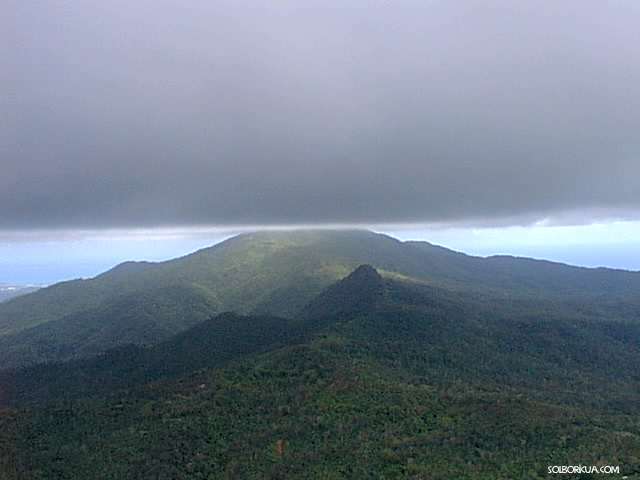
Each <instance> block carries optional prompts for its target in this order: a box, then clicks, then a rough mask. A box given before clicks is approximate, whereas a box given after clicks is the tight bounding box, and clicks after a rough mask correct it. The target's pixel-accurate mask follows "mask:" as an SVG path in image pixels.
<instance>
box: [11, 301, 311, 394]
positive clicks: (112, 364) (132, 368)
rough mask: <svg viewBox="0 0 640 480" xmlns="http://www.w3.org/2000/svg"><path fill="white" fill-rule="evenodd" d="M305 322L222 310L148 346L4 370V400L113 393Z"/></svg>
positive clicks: (234, 355) (233, 354) (281, 335)
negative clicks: (212, 316) (88, 357)
mask: <svg viewBox="0 0 640 480" xmlns="http://www.w3.org/2000/svg"><path fill="white" fill-rule="evenodd" d="M306 332H307V331H306V329H305V327H304V325H303V324H302V323H301V322H297V321H293V320H287V319H283V318H279V317H266V316H242V315H236V314H234V313H224V314H221V315H218V316H216V317H214V318H211V319H209V320H206V321H204V322H201V323H199V324H198V325H196V326H194V327H192V328H190V329H188V330H186V331H184V332H182V333H179V334H178V335H175V336H174V337H172V338H171V339H169V340H167V341H164V342H161V343H159V344H157V345H155V346H153V347H150V348H142V347H138V346H134V345H125V346H122V347H119V348H116V349H112V350H109V351H107V352H105V353H104V354H102V355H99V356H97V357H94V358H91V359H82V360H75V361H70V362H64V363H52V364H47V365H38V366H34V367H31V368H27V369H22V370H18V371H4V372H0V385H2V389H3V390H4V402H5V403H10V404H13V403H18V404H21V403H24V402H48V401H52V400H56V399H61V398H79V397H83V396H95V395H99V394H103V395H106V394H110V393H112V392H114V391H116V390H118V389H123V388H133V387H136V386H139V385H141V384H144V383H147V382H151V381H156V380H158V379H161V378H168V377H174V376H176V375H184V374H189V373H190V372H193V371H195V370H198V369H201V368H211V367H218V366H221V365H224V364H225V363H227V362H229V361H231V360H234V359H240V358H243V357H244V356H247V355H251V354H254V353H257V352H261V351H266V350H270V349H275V348H278V347H282V346H284V345H289V344H291V343H294V342H300V341H302V339H303V338H304V335H305V333H306Z"/></svg>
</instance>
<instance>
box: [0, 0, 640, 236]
mask: <svg viewBox="0 0 640 480" xmlns="http://www.w3.org/2000/svg"><path fill="white" fill-rule="evenodd" d="M2 10H3V12H2V15H0V16H1V17H2V20H0V22H1V24H0V31H1V32H3V33H0V36H2V37H3V41H2V42H0V43H1V44H2V46H0V51H1V53H2V58H3V65H2V68H1V69H0V70H1V73H0V81H1V83H0V89H1V90H0V94H1V95H2V104H1V105H0V107H1V108H0V115H1V117H0V118H1V123H0V129H1V130H0V149H1V150H0V158H1V162H2V163H1V165H0V169H1V170H0V229H5V230H8V229H31V228H38V229H41V228H45V229H46V228H52V227H55V228H67V227H70V228H103V227H105V228H106V227H126V226H129V225H136V226H158V225H196V224H282V223H287V224H291V223H321V222H334V223H335V222H338V223H341V222H345V223H352V222H355V223H365V222H412V221H420V222H455V221H484V222H493V221H495V222H505V219H506V221H507V222H522V221H530V220H535V219H539V218H543V217H552V218H553V217H555V216H558V218H561V217H562V215H573V214H572V213H571V212H577V213H576V214H575V215H578V216H580V215H590V214H589V213H587V212H600V213H601V214H602V215H605V216H606V215H615V216H631V217H633V216H634V215H635V212H636V211H638V208H639V207H640V158H639V155H638V154H639V152H640V134H639V132H640V128H639V127H640V55H639V51H638V48H639V47H638V46H639V45H640V29H639V28H638V25H640V4H638V2H634V1H629V2H623V1H619V2H591V1H565V2H555V1H547V2H511V1H505V2H486V1H483V2H470V1H467V2H450V1H431V2H429V1H419V2H408V1H406V2H402V1H398V2H392V1H387V2H382V1H364V0H363V1H357V2H356V1H346V2H345V1H340V2H337V1H336V2H333V1H322V2H316V1H308V2H298V1H270V2H240V1H237V0H234V1H213V2H211V1H204V0H201V1H194V2H179V1H177V0H175V1H167V0H165V1H158V0H153V1H151V0H148V1H147V0H142V1H136V2H129V1H124V0H111V1H109V2H101V1H97V0H96V1H87V2H67V1H45V2H23V1H19V0H9V1H8V2H5V3H4V4H3V7H2ZM567 212H569V213H567ZM580 212H583V213H580Z"/></svg>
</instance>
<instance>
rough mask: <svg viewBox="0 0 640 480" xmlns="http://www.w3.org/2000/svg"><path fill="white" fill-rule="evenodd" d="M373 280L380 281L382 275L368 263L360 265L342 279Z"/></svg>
mask: <svg viewBox="0 0 640 480" xmlns="http://www.w3.org/2000/svg"><path fill="white" fill-rule="evenodd" d="M347 279H351V280H369V279H370V280H375V281H382V276H381V275H380V274H379V273H378V271H377V270H376V269H375V268H373V267H372V266H371V265H369V264H364V265H360V266H359V267H358V268H356V269H355V270H354V271H353V272H351V273H350V274H349V275H347V276H346V277H345V278H344V280H347Z"/></svg>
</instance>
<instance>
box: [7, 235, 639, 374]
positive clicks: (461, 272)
mask: <svg viewBox="0 0 640 480" xmlns="http://www.w3.org/2000/svg"><path fill="white" fill-rule="evenodd" d="M362 264H369V265H372V266H373V267H375V268H378V269H380V270H381V271H383V272H382V273H383V275H385V276H390V277H392V278H394V277H398V278H403V277H404V278H406V277H410V278H413V279H415V280H417V281H420V282H424V283H427V284H430V285H432V286H434V287H442V288H445V289H449V290H451V291H457V292H459V293H464V294H469V295H471V294H472V295H475V296H477V297H480V296H485V297H488V296H490V297H491V298H494V299H504V300H506V301H508V302H512V301H519V299H530V300H532V301H535V302H536V303H537V304H540V305H548V306H549V308H551V309H559V310H566V309H567V308H570V309H573V310H575V311H580V312H581V314H589V315H592V316H600V317H602V318H603V320H607V319H616V320H620V321H623V322H626V321H638V319H639V318H640V300H639V296H638V292H639V291H640V288H639V286H640V274H638V273H631V272H622V271H614V270H606V269H597V270H593V269H583V268H576V267H568V266H566V265H560V264H553V263H549V262H539V261H533V260H523V259H498V258H489V259H481V258H476V257H469V256H467V255H463V254H460V253H456V252H452V251H450V250H447V249H444V248H442V247H436V246H433V245H430V244H427V243H422V242H406V243H403V242H400V241H398V240H395V239H393V238H391V237H388V236H385V235H379V234H375V233H372V232H367V231H325V230H316V231H292V232H262V233H255V234H246V235H240V236H238V237H235V238H232V239H230V240H227V241H225V242H223V243H221V244H218V245H216V246H214V247H211V248H207V249H203V250H200V251H198V252H195V253H193V254H191V255H187V256H185V257H182V258H179V259H175V260H171V261H168V262H162V263H145V262H142V263H133V262H129V263H125V264H122V265H120V266H118V267H116V268H114V269H112V270H110V271H109V272H106V273H104V274H103V275H100V276H98V277H96V278H94V279H90V280H78V281H73V282H66V283H63V284H59V285H55V286H53V287H50V288H46V289H43V290H40V291H38V292H36V293H34V294H30V295H27V296H25V297H21V298H18V299H15V300H12V301H9V302H6V303H2V304H0V335H3V334H4V335H9V334H10V335H16V334H20V332H21V331H25V330H28V329H31V328H33V327H37V326H38V325H40V324H42V325H47V324H48V323H51V328H52V329H53V330H52V331H53V332H55V334H52V335H49V336H48V339H47V335H40V334H39V333H38V332H46V331H48V329H47V328H44V329H43V330H33V331H32V332H31V333H27V332H26V331H25V332H24V335H22V336H20V337H13V340H9V338H8V337H7V338H6V339H5V340H3V341H4V342H5V345H14V346H17V345H19V347H16V348H17V350H15V349H14V350H13V351H16V352H17V353H16V354H15V357H13V356H5V359H6V361H8V362H9V363H10V364H12V365H15V364H18V363H21V362H25V361H32V360H31V359H33V358H38V359H41V360H46V361H50V360H53V359H61V358H70V357H71V356H75V355H76V354H78V355H90V354H93V353H95V351H102V350H105V349H107V348H110V347H112V346H116V345H120V344H124V343H147V338H146V337H145V335H146V334H145V331H144V330H136V329H131V330H129V334H128V335H119V334H117V331H118V328H120V326H122V325H126V324H127V323H128V321H129V319H130V315H129V314H128V313H127V310H126V309H120V308H117V305H119V304H120V303H121V302H123V301H128V300H125V299H130V298H133V297H135V296H138V297H140V298H141V299H144V298H146V296H147V295H148V294H149V292H154V291H159V290H160V289H163V288H180V289H183V291H185V292H195V293H196V294H197V295H198V296H200V297H201V298H202V300H203V302H205V303H206V304H207V305H208V306H209V307H210V310H209V312H221V311H235V312H238V313H241V314H254V313H257V314H270V315H276V316H284V317H290V318H293V317H295V316H296V315H297V313H298V312H299V311H300V310H302V309H303V308H304V307H305V306H306V305H307V304H308V303H309V302H310V301H311V300H312V299H313V298H315V296H316V295H318V294H319V293H320V292H322V291H323V289H324V288H326V287H327V286H329V285H331V284H332V283H333V282H335V281H337V280H339V279H340V278H343V277H344V276H346V275H348V274H349V272H351V271H352V270H353V269H355V268H356V267H357V266H358V265H362ZM142 301H143V300H141V302H142ZM134 303H135V302H134ZM101 310H109V311H110V312H111V313H112V314H111V315H109V316H108V318H107V317H105V319H104V320H105V321H104V322H97V323H96V322H93V320H91V319H92V318H94V317H95V316H96V312H97V311H101ZM70 318H72V319H75V320H73V321H70V320H69V319H70ZM85 320H87V321H88V323H91V324H92V325H94V326H99V328H100V329H102V330H104V331H103V332H95V335H93V334H92V335H91V337H92V338H94V339H96V344H95V347H96V348H94V347H93V346H92V347H91V348H88V349H86V350H83V349H80V350H78V351H77V352H71V353H70V354H67V353H64V352H66V350H67V348H68V345H67V344H65V343H64V342H65V340H64V339H65V338H66V337H67V334H68V335H69V336H70V338H73V336H74V335H75V333H74V332H73V331H64V330H63V329H62V326H63V325H78V324H81V323H83V322H84V321H85ZM58 322H62V323H58ZM171 322H173V327H172V328H173V330H171V331H172V332H177V331H179V330H180V329H184V328H187V327H188V326H189V323H188V322H187V323H185V322H183V321H182V319H181V317H180V315H175V316H174V317H172V318H167V319H166V322H165V323H166V324H168V323H171ZM56 323H58V326H56V327H54V326H53V325H54V324H56ZM38 328H39V327H38ZM74 328H75V327H74ZM124 331H127V330H126V329H125V330H124ZM162 338H166V337H163V336H161V335H160V336H158V337H157V340H158V341H159V340H161V339H162ZM43 339H44V340H43ZM41 340H43V341H46V345H45V344H41ZM103 340H104V342H103V344H99V343H100V342H102V341H103ZM6 351H7V352H10V350H6ZM25 351H27V352H29V351H33V352H36V353H37V355H35V356H34V355H31V354H29V355H26V356H25V355H23V353H20V352H25ZM60 352H63V353H62V354H60ZM6 355H10V354H9V353H7V354H6Z"/></svg>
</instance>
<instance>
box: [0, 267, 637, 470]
mask: <svg viewBox="0 0 640 480" xmlns="http://www.w3.org/2000/svg"><path fill="white" fill-rule="evenodd" d="M494 300H495V299H492V300H491V301H487V297H485V296H482V295H478V294H476V293H475V292H461V291H458V290H451V289H448V288H444V287H441V286H433V285H429V284H425V283H421V282H415V281H409V280H406V279H398V278H395V277H385V276H384V275H381V274H380V272H378V271H377V270H376V269H375V268H373V267H372V266H370V265H361V266H358V267H357V268H355V270H354V271H353V272H352V273H350V274H349V275H347V276H346V277H345V278H343V279H341V280H339V281H338V282H336V283H334V284H332V285H329V286H328V287H326V288H325V289H324V290H323V291H322V292H320V293H319V294H318V295H317V296H316V297H315V298H313V299H311V300H310V301H309V302H308V303H307V305H306V306H305V307H304V308H302V309H301V313H300V315H299V316H298V317H296V318H294V319H290V320H288V319H284V318H277V317H273V316H243V315H238V314H233V313H226V314H222V315H219V316H216V317H213V318H211V319H209V320H206V321H204V322H201V323H199V324H197V325H195V326H193V327H191V328H189V329H187V330H186V331H184V332H181V333H178V334H176V335H174V336H173V337H171V338H170V339H168V340H166V341H164V342H162V343H160V344H157V345H154V346H150V347H145V348H141V347H133V346H132V347H121V348H119V349H116V350H112V351H109V352H107V353H105V354H103V355H101V356H98V357H95V358H91V359H80V360H74V361H72V362H67V363H61V364H50V365H42V366H36V367H32V368H28V369H25V370H20V371H16V372H11V373H8V372H4V374H3V375H5V377H2V378H0V382H1V384H3V385H5V386H6V385H9V386H10V387H13V389H14V391H13V393H11V394H10V395H9V397H10V398H8V399H7V400H8V402H6V403H5V408H4V409H3V410H0V426H1V427H2V428H0V432H1V433H0V468H1V470H0V473H3V474H4V477H3V478H5V477H6V478H8V479H12V478H16V479H18V478H27V477H28V476H30V475H33V474H34V472H35V473H36V475H35V478H78V477H82V478H125V479H126V478H132V479H133V478H136V479H137V478H141V479H144V478H185V479H186V478H249V479H251V478H256V479H257V478H294V479H296V478H301V479H302V478H305V479H307V478H311V479H316V478H317V479H325V478H369V477H370V476H371V475H374V476H379V477H381V478H436V479H448V478H462V479H477V478H481V479H482V478H486V479H494V478H531V479H536V478H547V466H548V465H569V464H573V463H572V462H575V461H576V460H575V459H576V458H578V459H579V462H580V463H581V464H583V465H603V464H606V465H619V466H620V468H621V474H624V475H625V476H627V478H629V479H634V478H635V479H637V478H640V457H639V456H638V452H639V451H640V428H639V426H638V423H637V411H638V408H640V396H639V395H638V392H639V391H640V375H639V374H638V371H639V370H638V368H637V367H638V365H640V325H639V324H638V322H632V321H630V322H622V321H619V320H615V319H603V318H600V317H589V316H582V315H576V314H575V313H574V312H572V311H564V310H562V309H559V310H554V309H553V308H551V307H549V308H548V309H547V310H536V305H538V304H537V303H536V302H535V301H533V300H530V299H526V298H525V299H523V300H521V301H517V302H504V303H496V302H495V301H494ZM6 375H10V376H6ZM5 391H7V389H5ZM96 432H99V434H96ZM78 452H81V454H78Z"/></svg>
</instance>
